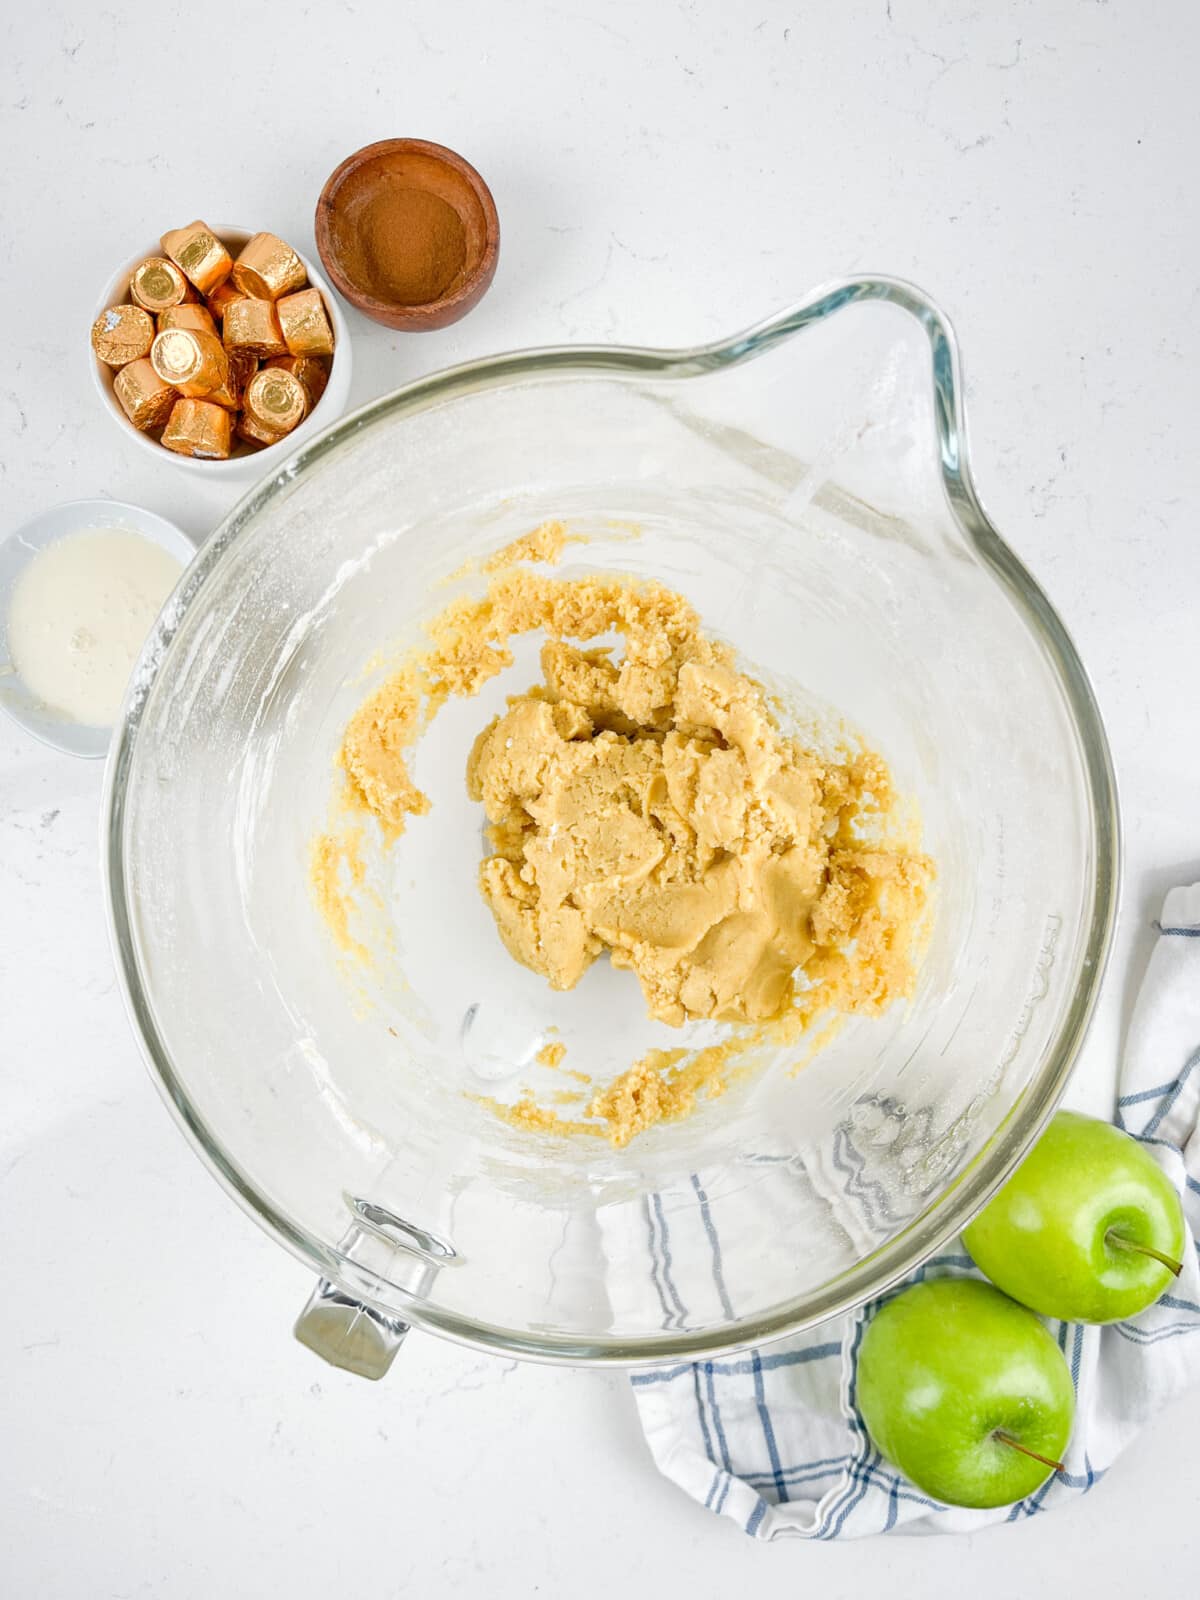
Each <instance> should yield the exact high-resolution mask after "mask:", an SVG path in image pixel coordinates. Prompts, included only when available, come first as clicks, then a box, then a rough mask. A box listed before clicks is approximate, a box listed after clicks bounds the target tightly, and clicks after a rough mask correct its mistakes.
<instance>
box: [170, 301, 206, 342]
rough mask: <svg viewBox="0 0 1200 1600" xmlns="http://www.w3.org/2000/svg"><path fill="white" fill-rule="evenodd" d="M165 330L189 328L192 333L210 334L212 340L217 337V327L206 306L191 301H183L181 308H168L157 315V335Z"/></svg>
mask: <svg viewBox="0 0 1200 1600" xmlns="http://www.w3.org/2000/svg"><path fill="white" fill-rule="evenodd" d="M167 328H191V329H192V330H193V332H196V333H211V334H212V336H213V338H214V339H215V338H216V337H217V325H216V323H215V322H214V321H213V319H212V312H211V311H210V310H209V309H208V307H207V306H202V305H198V304H196V303H195V302H194V301H191V300H185V301H184V303H183V305H181V306H168V307H167V309H166V310H165V311H160V312H159V313H158V331H159V333H163V332H165V330H166V329H167Z"/></svg>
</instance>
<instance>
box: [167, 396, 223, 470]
mask: <svg viewBox="0 0 1200 1600" xmlns="http://www.w3.org/2000/svg"><path fill="white" fill-rule="evenodd" d="M162 442H163V444H165V445H166V447H167V449H168V450H174V452H175V454H176V455H180V456H197V457H199V458H200V459H202V460H205V461H225V460H227V459H228V457H229V452H230V449H231V448H232V445H233V417H232V416H231V415H230V413H229V412H228V411H225V410H224V409H223V408H222V407H221V406H217V405H213V403H212V401H211V400H192V399H184V400H177V401H176V402H175V405H174V407H173V408H172V411H171V415H170V417H169V419H168V421H167V425H166V427H165V428H164V430H163V436H162Z"/></svg>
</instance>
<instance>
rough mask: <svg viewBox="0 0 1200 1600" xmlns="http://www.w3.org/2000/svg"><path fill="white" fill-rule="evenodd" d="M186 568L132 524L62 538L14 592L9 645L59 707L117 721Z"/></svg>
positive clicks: (96, 722) (73, 714)
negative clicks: (130, 684)
mask: <svg viewBox="0 0 1200 1600" xmlns="http://www.w3.org/2000/svg"><path fill="white" fill-rule="evenodd" d="M181 570H182V567H181V564H180V562H179V560H178V558H177V557H176V556H173V555H172V554H171V553H170V551H168V550H164V549H163V548H162V546H161V545H157V544H154V543H153V542H152V541H151V540H149V539H146V538H143V536H142V535H141V534H140V533H134V532H132V531H131V530H130V529H128V528H85V529H82V530H81V531H80V532H78V533H69V534H66V535H64V537H63V538H61V539H56V540H55V541H54V543H53V544H50V545H47V546H46V548H45V549H44V550H40V551H39V552H38V554H37V555H36V556H34V558H33V560H32V561H31V562H30V563H29V565H28V566H27V567H26V568H25V569H24V571H23V572H22V573H21V575H20V577H19V578H18V579H17V581H16V584H15V586H14V588H13V594H12V601H11V605H10V608H9V615H8V644H9V652H10V654H11V656H12V662H13V666H14V667H15V668H16V671H17V673H18V674H19V675H20V677H21V679H22V680H23V681H24V683H25V684H26V686H27V687H28V688H29V690H30V691H31V692H32V693H33V694H34V695H36V696H37V698H38V699H39V700H40V701H41V702H42V703H43V704H44V705H45V706H47V707H49V708H50V709H51V710H53V711H58V712H61V714H62V715H63V716H64V717H67V718H69V719H70V720H71V721H72V722H81V723H85V724H87V725H88V726H91V727H100V728H103V727H107V726H109V724H111V723H113V722H115V721H116V719H117V716H118V714H119V713H120V710H121V702H122V700H123V699H124V696H125V688H126V685H127V684H128V682H129V674H130V673H131V672H132V670H133V664H134V662H135V661H136V660H137V658H138V653H139V652H140V650H141V648H142V645H143V643H144V642H145V639H146V636H147V634H148V633H149V632H150V628H151V626H152V625H153V623H154V619H155V617H157V615H158V613H159V611H160V610H161V609H162V606H163V602H164V601H165V600H166V598H167V596H168V595H169V594H170V593H171V590H172V589H173V588H174V587H175V584H176V582H177V581H178V578H179V574H180V572H181Z"/></svg>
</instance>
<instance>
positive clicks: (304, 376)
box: [267, 356, 329, 411]
mask: <svg viewBox="0 0 1200 1600" xmlns="http://www.w3.org/2000/svg"><path fill="white" fill-rule="evenodd" d="M267 366H268V367H282V368H283V370H284V371H285V372H293V373H295V375H296V377H297V378H299V379H300V382H301V383H302V384H303V385H304V392H305V394H306V395H307V396H308V409H309V410H310V411H311V410H312V408H313V407H314V406H315V405H316V403H317V401H318V400H319V399H320V398H321V396H322V395H323V394H324V393H325V385H326V384H327V383H328V382H329V363H328V362H327V361H325V360H323V359H322V358H321V357H320V356H272V357H271V359H270V361H268V362H267Z"/></svg>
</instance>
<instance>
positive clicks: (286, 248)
mask: <svg viewBox="0 0 1200 1600" xmlns="http://www.w3.org/2000/svg"><path fill="white" fill-rule="evenodd" d="M233 281H234V283H235V284H236V285H237V287H238V288H239V289H240V290H241V291H242V293H243V294H248V295H252V296H253V297H254V298H255V299H256V300H278V299H279V297H280V295H281V294H291V293H292V292H293V291H294V290H296V289H303V287H304V285H305V284H306V283H307V282H308V273H307V272H306V271H305V270H304V263H303V261H301V259H300V257H299V256H298V255H297V254H296V252H295V251H294V250H293V249H292V247H291V245H290V244H284V242H283V240H282V239H278V238H276V236H275V235H274V234H273V233H256V234H255V235H254V237H253V239H251V240H250V241H249V242H248V243H247V244H245V245H243V246H242V249H241V251H240V252H239V254H238V258H237V260H236V261H235V262H234V263H233Z"/></svg>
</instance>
